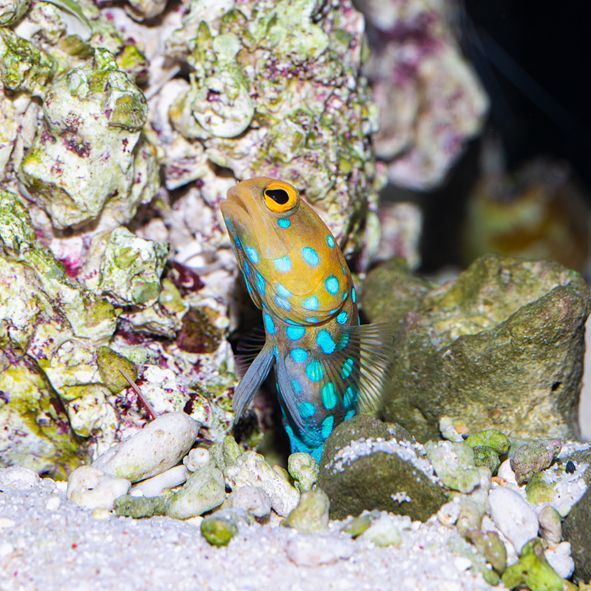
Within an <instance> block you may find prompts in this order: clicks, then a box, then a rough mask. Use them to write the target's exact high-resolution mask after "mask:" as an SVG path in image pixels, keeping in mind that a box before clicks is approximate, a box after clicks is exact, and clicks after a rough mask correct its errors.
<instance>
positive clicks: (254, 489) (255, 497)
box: [228, 486, 271, 519]
mask: <svg viewBox="0 0 591 591" xmlns="http://www.w3.org/2000/svg"><path fill="white" fill-rule="evenodd" d="M228 504H229V506H231V507H234V508H235V509H242V510H244V511H246V512H247V513H250V514H251V515H253V516H254V517H256V518H257V519H265V518H266V517H268V516H269V513H271V499H270V498H269V495H268V494H267V493H266V492H265V491H264V490H263V489H262V488H260V487H258V486H242V487H240V488H238V489H236V490H235V491H234V492H233V493H232V494H231V495H230V496H229V497H228Z"/></svg>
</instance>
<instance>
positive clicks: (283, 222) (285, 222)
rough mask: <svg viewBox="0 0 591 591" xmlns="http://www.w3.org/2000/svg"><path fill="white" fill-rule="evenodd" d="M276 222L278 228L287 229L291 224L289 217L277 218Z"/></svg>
mask: <svg viewBox="0 0 591 591" xmlns="http://www.w3.org/2000/svg"><path fill="white" fill-rule="evenodd" d="M277 224H278V225H279V227H280V228H283V229H284V230H287V228H289V226H291V220H290V219H289V218H279V219H278V220H277Z"/></svg>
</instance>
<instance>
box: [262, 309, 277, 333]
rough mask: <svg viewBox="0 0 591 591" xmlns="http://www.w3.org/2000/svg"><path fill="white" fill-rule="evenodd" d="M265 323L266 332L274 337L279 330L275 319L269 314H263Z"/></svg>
mask: <svg viewBox="0 0 591 591" xmlns="http://www.w3.org/2000/svg"><path fill="white" fill-rule="evenodd" d="M263 321H264V323H265V330H266V331H267V332H268V333H269V334H270V335H274V334H275V331H276V330H277V329H276V327H275V323H274V322H273V317H272V316H271V314H269V312H265V313H264V314H263Z"/></svg>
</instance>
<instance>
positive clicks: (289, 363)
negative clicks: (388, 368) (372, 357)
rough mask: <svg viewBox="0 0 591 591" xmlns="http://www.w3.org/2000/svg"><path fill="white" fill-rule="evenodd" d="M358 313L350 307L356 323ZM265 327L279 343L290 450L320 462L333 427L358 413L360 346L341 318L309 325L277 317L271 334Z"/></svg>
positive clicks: (280, 390) (280, 391)
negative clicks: (302, 453) (349, 335)
mask: <svg viewBox="0 0 591 591" xmlns="http://www.w3.org/2000/svg"><path fill="white" fill-rule="evenodd" d="M356 312H357V311H356V309H355V308H354V307H353V306H351V308H349V316H348V318H349V319H350V320H352V321H353V322H354V323H355V326H356V324H357V314H356ZM347 324H348V323H347ZM266 328H267V338H270V339H271V340H272V341H273V344H274V351H275V357H276V377H277V381H276V384H277V391H278V394H279V403H280V407H281V411H282V417H283V425H284V428H285V431H286V433H287V435H288V437H289V441H290V446H291V452H292V453H296V452H305V453H308V454H310V455H311V456H312V457H314V458H315V459H316V460H317V461H320V457H321V455H322V451H323V449H324V444H325V442H326V440H327V439H328V437H329V436H330V434H331V433H332V431H333V430H334V428H335V427H336V426H337V425H339V424H340V423H342V422H344V421H347V420H349V419H351V418H352V417H353V416H355V414H356V413H357V406H358V392H359V375H360V374H359V370H360V368H359V349H358V346H357V345H356V344H354V343H353V342H349V339H348V338H346V339H345V338H344V337H345V336H347V334H348V333H347V327H346V326H343V324H341V323H339V322H337V321H336V320H333V321H330V322H327V323H324V324H323V325H319V326H309V325H308V326H305V327H304V326H294V325H288V324H286V323H284V322H283V321H281V320H280V319H277V318H274V319H273V326H272V334H270V331H269V330H268V328H269V327H267V326H266ZM341 343H342V345H341Z"/></svg>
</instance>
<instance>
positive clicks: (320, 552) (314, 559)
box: [286, 535, 355, 567]
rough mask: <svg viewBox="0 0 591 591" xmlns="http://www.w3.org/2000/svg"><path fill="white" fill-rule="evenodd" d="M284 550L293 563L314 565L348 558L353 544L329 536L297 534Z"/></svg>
mask: <svg viewBox="0 0 591 591" xmlns="http://www.w3.org/2000/svg"><path fill="white" fill-rule="evenodd" d="M286 552H287V557H288V558H289V559H290V560H291V561H292V562H293V563H294V564H297V565H298V566H311V567H315V566H321V565H323V564H332V563H334V562H339V561H340V560H347V559H349V558H350V557H351V556H352V555H353V553H354V552H355V544H354V542H352V541H351V540H343V539H339V538H337V539H335V538H334V537H329V536H327V537H324V536H318V535H315V536H302V535H298V536H295V537H294V538H292V539H291V540H290V541H289V543H288V544H287V549H286Z"/></svg>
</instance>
